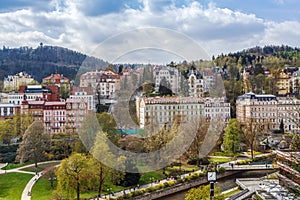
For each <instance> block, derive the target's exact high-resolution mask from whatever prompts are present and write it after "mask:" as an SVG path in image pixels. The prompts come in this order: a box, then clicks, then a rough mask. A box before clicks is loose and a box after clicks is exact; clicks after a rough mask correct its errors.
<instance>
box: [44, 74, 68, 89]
mask: <svg viewBox="0 0 300 200" xmlns="http://www.w3.org/2000/svg"><path fill="white" fill-rule="evenodd" d="M42 83H43V84H45V85H57V86H58V87H61V86H62V84H63V85H68V86H69V85H70V80H69V79H68V78H67V77H65V76H64V75H63V74H51V75H50V76H47V77H45V78H43V81H42Z"/></svg>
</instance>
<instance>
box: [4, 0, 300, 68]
mask: <svg viewBox="0 0 300 200" xmlns="http://www.w3.org/2000/svg"><path fill="white" fill-rule="evenodd" d="M299 38H300V4H299V3H298V2H297V0H243V1H240V0H215V1H212V0H35V1H27V0H1V7H0V45H2V46H6V47H10V48H13V47H20V46H30V47H37V46H38V45H39V44H40V42H42V43H43V44H45V45H51V46H62V47H66V48H70V49H72V50H76V51H80V52H82V53H85V54H88V55H94V56H96V57H99V58H102V59H104V60H107V61H109V62H158V63H159V62H161V63H166V62H169V61H170V60H176V59H178V60H182V59H186V60H189V59H197V58H198V59H207V58H211V57H212V55H215V56H217V55H219V54H221V53H229V52H235V51H240V50H243V49H247V48H250V47H254V46H264V45H282V44H283V45H290V46H292V47H300V39H299ZM143 40H144V41H143ZM145 40H147V42H146V41H145ZM171 43H173V44H177V46H176V45H170V44H171ZM187 43H189V44H187ZM185 44H187V45H185ZM195 45H198V47H199V48H198V49H197V48H196V49H195ZM186 47H191V48H192V49H191V50H188V48H186ZM181 49H182V51H180V50H181ZM183 51H188V52H183ZM198 52H199V53H198ZM203 52H205V53H203ZM197 53H198V55H197ZM188 54H192V55H191V56H189V55H188Z"/></svg>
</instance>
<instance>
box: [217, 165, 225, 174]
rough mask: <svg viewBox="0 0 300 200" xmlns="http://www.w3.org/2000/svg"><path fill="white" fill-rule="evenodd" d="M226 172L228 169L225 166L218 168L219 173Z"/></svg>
mask: <svg viewBox="0 0 300 200" xmlns="http://www.w3.org/2000/svg"><path fill="white" fill-rule="evenodd" d="M225 172H226V169H225V168H224V167H220V168H219V169H218V173H219V174H224V173H225Z"/></svg>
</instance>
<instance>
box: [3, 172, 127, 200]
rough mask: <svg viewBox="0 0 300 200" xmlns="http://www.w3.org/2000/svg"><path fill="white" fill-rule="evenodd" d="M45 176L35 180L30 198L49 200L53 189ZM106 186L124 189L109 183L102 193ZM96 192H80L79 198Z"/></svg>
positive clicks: (95, 194)
mask: <svg viewBox="0 0 300 200" xmlns="http://www.w3.org/2000/svg"><path fill="white" fill-rule="evenodd" d="M45 177H47V176H45ZM45 177H42V178H40V179H39V180H38V181H37V183H36V184H35V185H34V186H33V189H32V195H31V199H32V200H49V199H51V195H52V192H53V189H52V188H51V186H50V182H49V181H48V179H47V178H45ZM56 184H57V182H56V181H54V190H55V189H56ZM106 188H111V191H114V192H116V191H120V190H123V189H124V187H122V186H115V185H112V184H109V185H106V186H105V187H104V189H103V191H102V195H103V194H105V193H107V190H106ZM97 194H98V193H97V191H90V192H81V193H80V198H85V199H89V198H93V197H96V196H97ZM0 199H1V198H0Z"/></svg>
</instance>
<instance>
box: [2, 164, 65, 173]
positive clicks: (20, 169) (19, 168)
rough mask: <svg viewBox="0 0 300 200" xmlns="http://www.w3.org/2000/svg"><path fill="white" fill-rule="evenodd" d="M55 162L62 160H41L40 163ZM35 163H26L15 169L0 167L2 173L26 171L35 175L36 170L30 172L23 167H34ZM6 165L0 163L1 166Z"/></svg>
mask: <svg viewBox="0 0 300 200" xmlns="http://www.w3.org/2000/svg"><path fill="white" fill-rule="evenodd" d="M53 162H60V160H51V161H45V162H39V163H38V165H41V164H48V163H53ZM34 165H35V164H30V165H25V166H22V167H18V168H15V169H8V170H4V169H0V174H5V173H12V172H18V173H24V174H33V175H35V172H28V171H23V170H22V169H25V168H28V167H33V166H34ZM1 166H3V167H5V165H4V164H0V168H3V167H1Z"/></svg>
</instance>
